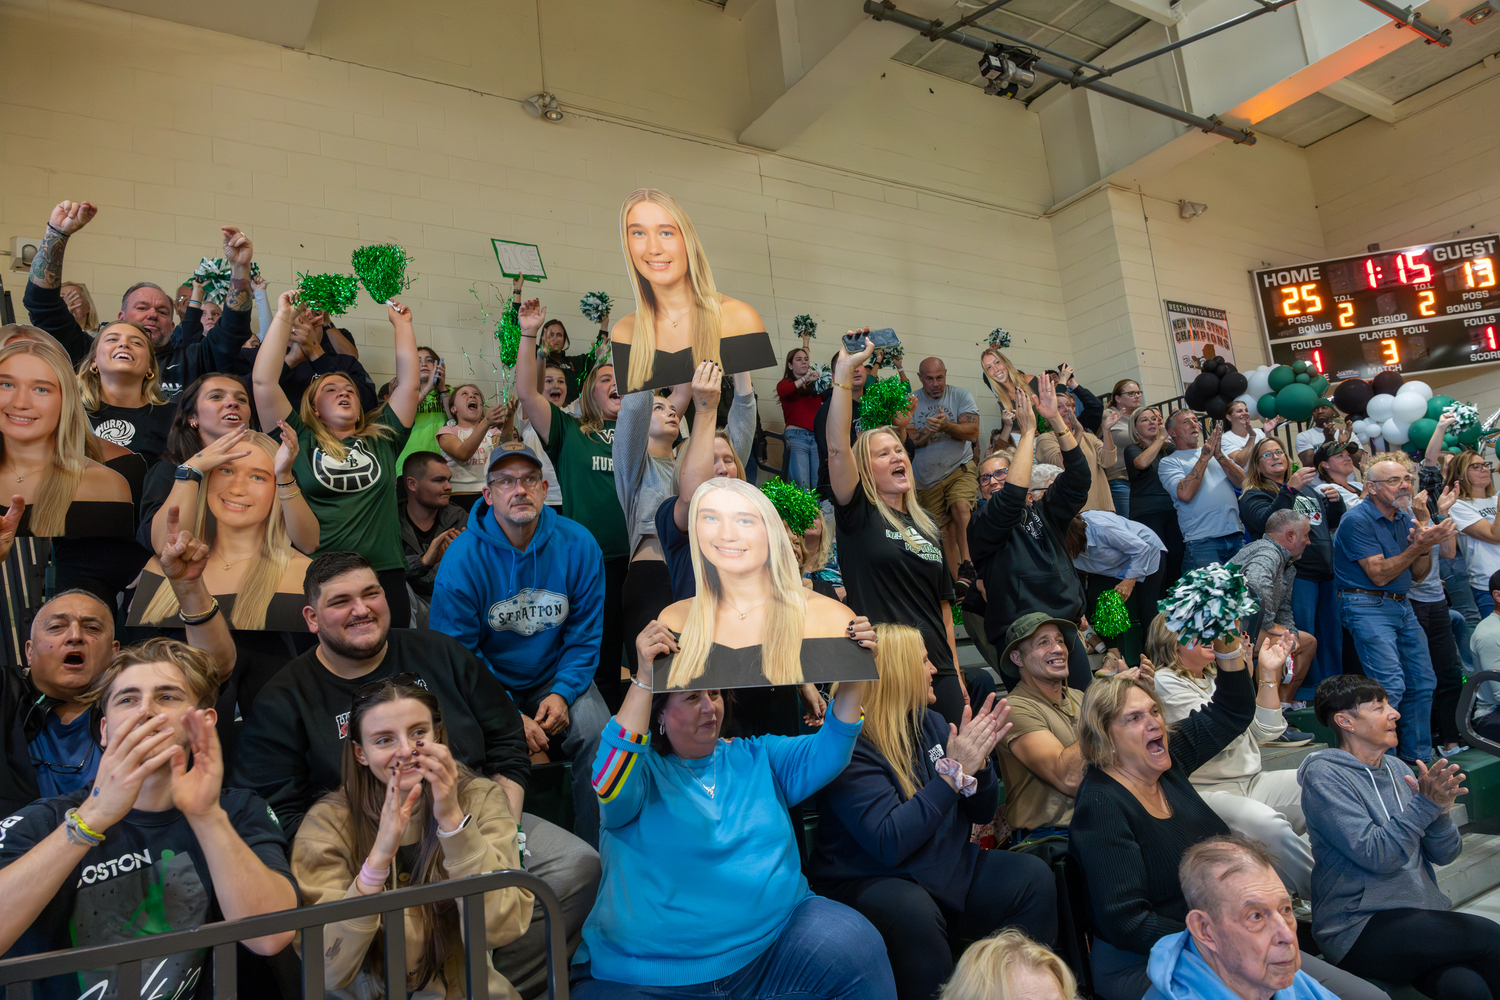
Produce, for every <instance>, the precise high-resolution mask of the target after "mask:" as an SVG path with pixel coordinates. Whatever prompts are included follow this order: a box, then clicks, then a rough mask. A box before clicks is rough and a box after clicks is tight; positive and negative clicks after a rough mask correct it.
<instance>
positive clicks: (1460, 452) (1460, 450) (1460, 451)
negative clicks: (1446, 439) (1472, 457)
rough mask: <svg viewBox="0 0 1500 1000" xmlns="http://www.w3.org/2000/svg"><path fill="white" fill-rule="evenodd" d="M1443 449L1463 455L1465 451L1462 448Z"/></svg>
mask: <svg viewBox="0 0 1500 1000" xmlns="http://www.w3.org/2000/svg"><path fill="white" fill-rule="evenodd" d="M1443 450H1444V451H1446V452H1447V453H1448V454H1450V455H1462V454H1463V452H1464V450H1463V449H1462V448H1444V449H1443Z"/></svg>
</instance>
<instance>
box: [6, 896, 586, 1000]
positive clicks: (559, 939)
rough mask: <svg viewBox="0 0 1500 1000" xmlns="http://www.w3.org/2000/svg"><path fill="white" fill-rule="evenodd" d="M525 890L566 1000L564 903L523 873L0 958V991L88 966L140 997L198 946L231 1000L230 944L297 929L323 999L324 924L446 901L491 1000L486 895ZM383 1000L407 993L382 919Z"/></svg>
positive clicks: (399, 946) (394, 933)
mask: <svg viewBox="0 0 1500 1000" xmlns="http://www.w3.org/2000/svg"><path fill="white" fill-rule="evenodd" d="M509 888H521V889H527V890H529V891H530V892H531V893H532V895H534V896H535V897H536V898H537V899H538V900H540V901H541V903H542V912H543V915H544V919H545V921H546V928H547V991H548V996H550V997H553V998H554V1000H568V971H567V942H566V934H567V932H566V931H565V929H564V928H563V920H562V904H561V903H559V902H558V899H557V894H556V893H554V892H553V891H552V888H551V887H550V886H549V885H547V883H546V882H543V881H542V880H541V879H539V878H537V877H536V876H535V875H531V874H528V873H527V872H523V871H511V870H507V871H498V872H487V873H485V874H483V875H471V876H469V877H468V878H461V879H454V880H452V881H448V882H434V883H431V884H429V885H418V886H412V887H411V888H408V889H395V890H392V891H390V892H382V893H378V894H377V895H374V896H366V897H361V898H358V899H340V900H336V901H334V902H332V903H322V904H320V905H318V906H307V907H300V908H298V909H295V910H279V911H277V912H276V913H265V914H262V915H260V916H258V917H246V918H245V919H243V920H226V921H222V922H220V923H212V924H204V925H202V926H201V927H195V928H193V929H192V930H186V931H173V932H171V933H169V934H154V935H151V936H148V937H142V938H138V939H136V940H134V941H122V942H119V943H117V944H101V945H95V946H94V947H91V948H73V949H68V950H65V951H50V952H47V953H46V954H42V955H28V956H26V957H24V958H12V959H7V960H5V961H0V986H4V987H5V1000H31V985H32V983H33V982H34V981H36V980H39V979H47V978H49V977H51V976H63V975H69V974H72V973H77V972H82V971H85V970H88V969H107V968H111V967H112V968H114V970H115V987H116V989H115V993H116V996H117V997H118V998H119V1000H140V995H141V962H143V961H147V960H149V959H153V958H165V957H167V956H169V955H178V954H181V953H183V952H188V951H196V950H198V949H205V950H208V949H211V950H212V951H213V977H214V994H213V995H214V1000H234V998H235V995H236V983H235V959H236V955H235V945H236V944H237V943H238V942H240V941H246V940H251V939H254V938H260V937H268V936H270V935H272V934H284V933H286V932H287V931H301V932H302V996H303V1000H323V996H324V985H323V925H324V924H331V923H337V922H339V921H343V920H354V919H358V918H359V917H371V916H376V915H380V914H387V913H397V914H399V913H400V912H401V911H402V910H404V909H406V908H407V907H410V906H424V905H426V904H428V903H437V902H440V901H442V900H445V899H460V900H461V902H460V907H459V908H460V912H461V915H462V920H463V935H464V975H465V979H466V981H467V982H466V985H467V989H466V991H465V994H464V995H465V996H466V997H469V998H470V1000H489V995H490V981H489V965H488V963H487V962H486V960H485V957H486V955H487V953H488V951H489V949H488V947H487V945H486V939H487V935H486V934H485V925H484V894H485V893H487V892H494V891H496V890H498V889H509ZM384 923H385V936H384V943H385V995H386V996H387V997H404V996H406V995H407V988H406V921H405V919H404V918H403V919H398V920H386V921H385V922H384Z"/></svg>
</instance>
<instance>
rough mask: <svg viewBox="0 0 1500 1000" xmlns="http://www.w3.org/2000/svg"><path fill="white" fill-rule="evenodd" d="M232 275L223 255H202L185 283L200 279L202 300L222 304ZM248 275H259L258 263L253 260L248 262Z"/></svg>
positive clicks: (227, 292) (254, 276) (257, 276)
mask: <svg viewBox="0 0 1500 1000" xmlns="http://www.w3.org/2000/svg"><path fill="white" fill-rule="evenodd" d="M233 277H234V272H233V271H232V270H231V269H230V266H229V261H227V260H225V259H224V258H223V257H204V258H203V259H202V260H200V261H199V262H198V267H197V268H196V269H195V270H194V271H193V273H192V275H191V276H190V277H189V278H188V280H187V282H186V283H187V284H189V285H191V284H192V283H193V282H195V281H201V282H202V283H203V298H204V301H206V302H217V303H218V304H219V305H223V304H224V299H225V297H226V296H227V295H228V294H229V282H230V281H231V280H232V279H233ZM250 277H252V278H259V277H260V265H259V264H257V263H255V262H254V261H251V262H250Z"/></svg>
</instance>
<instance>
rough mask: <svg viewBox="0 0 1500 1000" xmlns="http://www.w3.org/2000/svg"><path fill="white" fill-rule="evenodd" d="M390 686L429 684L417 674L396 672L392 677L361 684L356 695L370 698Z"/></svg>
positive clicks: (422, 686) (422, 685)
mask: <svg viewBox="0 0 1500 1000" xmlns="http://www.w3.org/2000/svg"><path fill="white" fill-rule="evenodd" d="M388 686H389V687H420V688H425V687H426V686H427V684H426V683H425V682H424V681H423V680H422V678H420V677H418V676H417V675H416V674H409V673H408V674H395V675H393V676H391V677H382V678H380V680H378V681H370V682H369V683H368V684H361V685H360V686H359V687H357V688H355V689H354V697H355V698H368V697H370V695H372V694H375V693H376V692H378V691H380V690H382V689H384V688H385V687H388Z"/></svg>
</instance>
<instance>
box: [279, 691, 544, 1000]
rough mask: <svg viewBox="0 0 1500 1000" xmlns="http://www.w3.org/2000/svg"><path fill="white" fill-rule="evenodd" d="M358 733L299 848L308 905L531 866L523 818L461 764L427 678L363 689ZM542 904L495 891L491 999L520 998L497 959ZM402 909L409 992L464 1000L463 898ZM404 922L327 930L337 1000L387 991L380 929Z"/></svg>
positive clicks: (488, 942) (330, 980)
mask: <svg viewBox="0 0 1500 1000" xmlns="http://www.w3.org/2000/svg"><path fill="white" fill-rule="evenodd" d="M348 727H349V737H348V739H347V740H345V741H344V757H343V766H342V776H341V781H340V783H339V788H338V790H337V791H335V792H331V793H329V794H328V795H325V796H324V797H323V798H322V799H320V800H319V801H318V802H317V804H315V805H314V806H313V807H312V808H311V809H310V810H308V813H307V816H306V817H305V818H304V819H303V821H302V825H301V826H300V827H299V828H298V829H297V836H296V839H295V841H294V842H293V844H292V874H293V875H294V876H296V879H297V885H298V886H299V887H300V888H301V890H302V898H303V901H304V902H305V903H306V904H307V905H317V904H318V903H327V902H333V901H335V900H339V899H355V898H358V897H361V896H373V895H376V894H378V893H381V892H384V891H386V890H389V889H398V888H409V887H411V886H416V885H428V884H431V883H434V882H442V881H456V880H458V879H463V878H466V877H468V876H471V875H478V874H481V873H483V872H492V871H498V870H501V869H518V868H520V867H521V854H520V850H519V848H518V846H517V840H516V831H517V830H518V829H519V826H518V823H519V817H517V816H515V815H513V814H512V813H511V811H510V807H509V805H508V804H507V802H506V798H505V794H504V793H503V792H502V791H501V790H500V786H498V785H496V784H495V783H494V782H493V781H491V780H489V779H488V778H482V777H480V776H479V775H477V774H475V773H474V772H473V771H471V770H469V769H468V768H467V767H465V766H464V765H463V764H460V763H459V762H458V761H456V760H454V758H453V754H452V753H451V752H450V751H449V749H448V737H447V734H446V732H445V731H444V729H443V717H442V711H441V710H440V709H439V707H438V701H437V698H436V697H434V696H433V695H432V694H431V693H430V692H429V691H428V690H427V689H426V688H424V687H422V686H421V685H420V684H419V683H418V682H417V680H416V678H414V677H413V676H412V675H410V674H399V675H397V676H395V677H391V678H387V679H384V680H379V681H375V682H373V683H371V684H367V685H365V686H363V687H361V688H359V689H358V691H357V692H356V694H355V697H354V704H353V707H352V708H351V709H350V712H349V722H348ZM532 904H533V898H532V895H531V893H530V892H528V891H527V890H525V889H518V888H510V889H498V890H496V891H494V892H489V893H485V896H484V931H485V940H484V944H483V950H484V953H485V954H484V960H485V967H486V969H487V970H488V973H489V995H490V996H492V997H501V998H511V1000H515V998H516V997H517V993H516V991H515V989H514V987H512V986H511V984H510V982H509V981H508V980H507V979H506V978H505V976H504V975H502V974H501V973H500V972H499V971H497V970H496V969H495V965H494V959H493V957H492V954H491V953H492V952H493V950H494V949H496V948H499V947H501V946H502V945H506V944H509V943H510V942H512V941H514V940H515V939H517V938H519V937H520V936H521V935H522V934H524V933H525V932H526V929H527V927H528V926H529V925H530V923H531V916H532ZM401 913H402V918H403V923H404V925H405V937H406V968H405V969H404V970H403V971H404V972H405V976H404V979H405V983H404V991H403V993H404V995H405V996H406V997H408V998H409V1000H458V998H460V997H463V996H464V995H465V991H464V984H465V951H464V946H465V942H464V939H463V932H462V928H461V923H462V921H461V918H460V914H459V907H458V903H457V901H456V900H444V901H442V902H440V903H429V904H427V905H425V906H416V907H411V908H409V909H407V910H404V911H401ZM394 917H395V914H394V913H387V914H385V915H384V916H377V917H366V918H360V919H356V920H345V921H340V922H338V923H333V924H329V925H328V926H327V927H325V928H324V930H323V934H324V940H325V941H327V942H328V943H329V954H328V956H327V957H326V959H325V961H324V966H323V969H324V975H323V985H324V988H325V989H327V990H329V991H331V995H332V996H336V997H344V998H351V1000H376V998H379V997H381V996H383V995H385V975H386V968H385V960H386V956H385V953H384V948H383V947H382V943H383V942H382V937H381V927H382V924H383V922H384V921H385V920H390V919H392V918H394ZM475 947H479V946H478V945H475ZM397 978H398V981H400V979H401V978H402V977H397Z"/></svg>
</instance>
